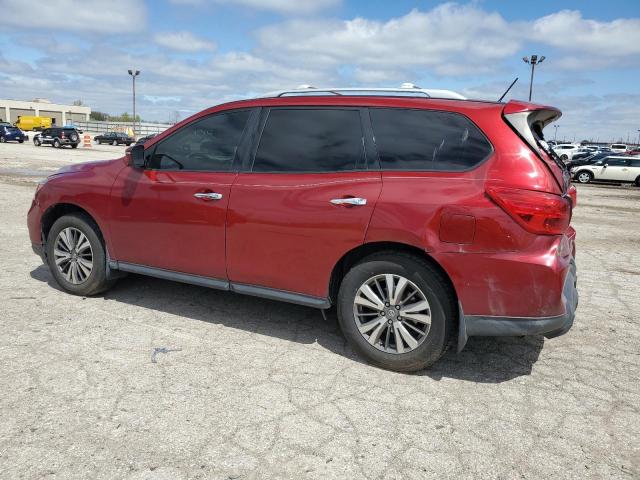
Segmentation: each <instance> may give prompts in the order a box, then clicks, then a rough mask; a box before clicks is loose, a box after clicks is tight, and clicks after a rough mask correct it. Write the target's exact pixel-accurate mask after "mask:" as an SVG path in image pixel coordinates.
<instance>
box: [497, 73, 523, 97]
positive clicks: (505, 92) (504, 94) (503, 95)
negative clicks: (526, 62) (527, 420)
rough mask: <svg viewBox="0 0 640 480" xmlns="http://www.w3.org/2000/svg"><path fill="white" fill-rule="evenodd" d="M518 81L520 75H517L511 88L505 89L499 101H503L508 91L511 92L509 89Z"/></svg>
mask: <svg viewBox="0 0 640 480" xmlns="http://www.w3.org/2000/svg"><path fill="white" fill-rule="evenodd" d="M517 81H518V77H516V79H515V80H514V81H513V82H511V85H509V88H507V89H506V90H505V91H504V93H503V94H502V96H501V97H500V98H499V99H498V102H501V101H502V99H503V98H504V97H505V96H506V95H507V93H509V90H511V87H513V86H514V85H515V84H516V82H517Z"/></svg>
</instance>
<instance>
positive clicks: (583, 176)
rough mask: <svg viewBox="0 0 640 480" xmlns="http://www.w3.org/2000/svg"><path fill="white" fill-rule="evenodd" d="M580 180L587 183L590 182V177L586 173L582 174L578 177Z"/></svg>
mask: <svg viewBox="0 0 640 480" xmlns="http://www.w3.org/2000/svg"><path fill="white" fill-rule="evenodd" d="M578 180H580V182H582V183H587V182H588V181H589V175H587V174H586V173H581V174H580V176H579V177H578Z"/></svg>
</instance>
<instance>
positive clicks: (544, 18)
mask: <svg viewBox="0 0 640 480" xmlns="http://www.w3.org/2000/svg"><path fill="white" fill-rule="evenodd" d="M0 12H1V14H0V98H13V99H24V100H27V99H32V98H34V97H45V98H48V99H50V100H52V101H55V102H59V103H66V102H71V101H73V100H76V99H81V100H82V101H83V102H85V103H86V104H88V105H90V106H91V107H92V108H93V109H94V110H100V111H105V112H108V113H112V114H118V113H122V112H124V111H129V112H130V111H131V80H130V77H128V75H127V69H129V68H137V69H139V70H141V71H142V74H141V76H140V77H139V80H138V82H137V92H138V112H139V113H140V114H141V115H142V116H143V118H145V119H147V120H154V119H156V120H170V119H172V118H173V117H174V116H175V115H176V114H177V115H179V116H180V118H185V117H186V116H188V115H190V114H192V113H195V112H197V111H199V110H202V109H203V108H206V107H208V106H211V105H214V104H216V103H220V102H223V101H227V100H232V99H236V98H242V97H246V96H255V95H258V94H260V93H264V92H267V91H271V90H278V89H283V88H291V87H295V86H297V85H299V84H311V85H315V86H365V85H366V86H399V85H400V84H401V83H402V82H413V83H416V84H417V85H420V86H423V87H431V88H448V89H452V90H456V91H459V92H461V93H463V94H465V95H467V96H468V97H473V98H482V99H491V100H495V99H497V98H498V97H499V96H500V95H501V94H502V92H503V91H504V89H505V88H506V87H507V86H508V84H509V83H510V82H511V81H512V80H513V79H514V78H515V77H516V76H517V77H520V80H519V82H518V84H517V85H516V87H514V89H513V91H512V94H511V97H512V98H521V99H523V98H526V97H527V95H528V81H529V66H528V65H526V64H525V63H523V61H522V57H523V56H524V55H530V54H532V53H536V54H538V55H545V56H546V60H545V62H544V63H543V64H542V65H540V66H539V68H538V69H537V70H536V81H535V84H534V97H533V99H534V101H536V102H539V103H545V104H551V105H554V106H557V107H559V108H560V109H562V110H563V112H564V116H563V118H562V119H561V120H560V121H559V125H560V127H559V130H558V135H559V136H566V137H567V138H568V139H573V137H574V136H575V137H576V139H577V140H579V139H582V138H593V139H594V140H595V139H597V138H598V139H612V138H615V139H618V138H623V139H624V140H626V139H627V136H630V137H631V138H632V139H635V138H637V135H638V129H639V128H640V1H638V0H626V1H622V0H607V1H606V2H605V1H601V0H598V1H562V0H556V1H547V0H536V1H535V2H507V1H489V0H484V1H483V0H478V1H472V2H460V3H441V2H430V1H418V2H410V1H405V0H394V1H393V2H390V1H385V0H369V1H365V0H358V1H356V0H316V1H312V0H308V1H302V0H156V1H150V0H147V1H143V0H49V1H48V2H42V3H40V2H38V4H36V3H31V2H26V1H15V0H0ZM176 112H177V113H176ZM547 135H548V136H549V133H548V132H547Z"/></svg>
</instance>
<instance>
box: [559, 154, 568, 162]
mask: <svg viewBox="0 0 640 480" xmlns="http://www.w3.org/2000/svg"><path fill="white" fill-rule="evenodd" d="M568 159H569V157H568V156H567V155H560V160H562V161H563V162H564V161H565V160H568Z"/></svg>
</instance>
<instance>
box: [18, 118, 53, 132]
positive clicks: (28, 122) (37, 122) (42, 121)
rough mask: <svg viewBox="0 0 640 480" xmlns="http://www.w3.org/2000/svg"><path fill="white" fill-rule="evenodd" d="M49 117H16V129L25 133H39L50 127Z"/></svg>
mask: <svg viewBox="0 0 640 480" xmlns="http://www.w3.org/2000/svg"><path fill="white" fill-rule="evenodd" d="M52 121H53V120H52V119H51V117H36V116H33V115H21V116H19V117H18V121H17V122H16V125H15V126H16V127H18V128H19V129H20V130H25V131H31V130H35V131H41V130H44V129H45V128H51V126H52Z"/></svg>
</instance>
